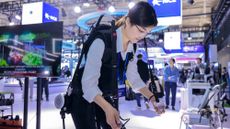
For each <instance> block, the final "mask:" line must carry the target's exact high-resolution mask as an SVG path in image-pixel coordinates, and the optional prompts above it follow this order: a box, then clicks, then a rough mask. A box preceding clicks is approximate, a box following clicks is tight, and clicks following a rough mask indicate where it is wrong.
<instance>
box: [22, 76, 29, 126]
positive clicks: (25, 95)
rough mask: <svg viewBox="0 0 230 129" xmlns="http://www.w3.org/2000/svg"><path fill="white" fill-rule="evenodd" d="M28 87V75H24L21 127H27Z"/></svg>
mask: <svg viewBox="0 0 230 129" xmlns="http://www.w3.org/2000/svg"><path fill="white" fill-rule="evenodd" d="M28 87H29V77H26V78H25V88H24V113H23V129H27V120H28Z"/></svg>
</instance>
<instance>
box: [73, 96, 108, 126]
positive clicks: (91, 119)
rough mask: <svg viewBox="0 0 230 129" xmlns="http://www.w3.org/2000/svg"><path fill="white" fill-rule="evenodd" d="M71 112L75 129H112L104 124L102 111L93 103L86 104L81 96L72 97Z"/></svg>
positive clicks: (104, 119)
mask: <svg viewBox="0 0 230 129" xmlns="http://www.w3.org/2000/svg"><path fill="white" fill-rule="evenodd" d="M72 109H73V111H72V112H71V115H72V118H73V121H74V125H75V127H76V129H112V128H111V127H110V125H108V124H107V122H106V116H105V113H104V111H103V110H102V109H101V108H100V107H99V106H98V105H97V104H95V103H91V104H90V103H88V102H87V101H86V100H85V99H84V98H83V97H82V96H77V95H75V96H74V97H73V105H72Z"/></svg>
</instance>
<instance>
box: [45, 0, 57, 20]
mask: <svg viewBox="0 0 230 129" xmlns="http://www.w3.org/2000/svg"><path fill="white" fill-rule="evenodd" d="M58 15H59V11H58V9H57V8H55V7H53V6H51V5H49V4H47V3H43V18H42V19H43V23H45V22H57V21H58V18H59V17H58Z"/></svg>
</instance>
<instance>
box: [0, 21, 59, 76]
mask: <svg viewBox="0 0 230 129" xmlns="http://www.w3.org/2000/svg"><path fill="white" fill-rule="evenodd" d="M62 38H63V23H62V22H50V23H43V24H32V25H18V26H5V27H0V76H22V77H24V76H36V77H44V76H45V77H50V76H51V77H52V76H59V75H60V64H61V50H62Z"/></svg>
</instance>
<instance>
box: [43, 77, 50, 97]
mask: <svg viewBox="0 0 230 129" xmlns="http://www.w3.org/2000/svg"><path fill="white" fill-rule="evenodd" d="M44 90H45V96H46V101H49V78H42V93H41V94H42V95H43V91H44ZM42 95H41V100H43V97H42Z"/></svg>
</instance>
